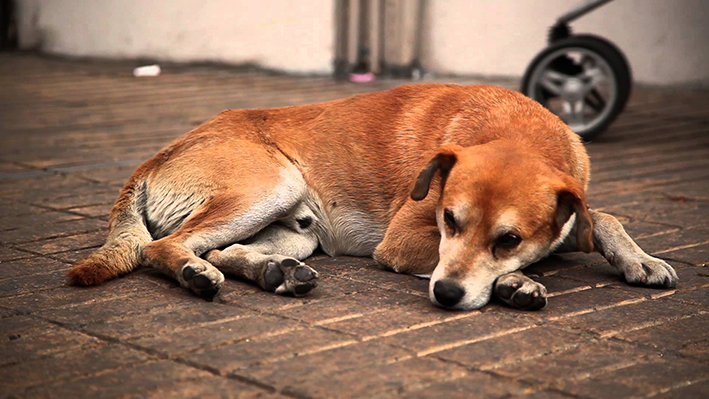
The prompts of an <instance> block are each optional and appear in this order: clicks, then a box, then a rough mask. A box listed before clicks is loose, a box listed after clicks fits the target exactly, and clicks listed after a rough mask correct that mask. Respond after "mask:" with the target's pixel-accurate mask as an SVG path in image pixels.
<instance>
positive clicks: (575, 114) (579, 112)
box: [562, 100, 584, 129]
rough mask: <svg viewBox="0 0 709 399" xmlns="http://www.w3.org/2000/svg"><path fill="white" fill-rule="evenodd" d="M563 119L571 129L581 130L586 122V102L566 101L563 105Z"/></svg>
mask: <svg viewBox="0 0 709 399" xmlns="http://www.w3.org/2000/svg"><path fill="white" fill-rule="evenodd" d="M563 110H564V112H563V115H562V116H563V117H562V119H563V120H564V121H565V122H566V123H567V124H568V125H569V127H571V128H572V129H574V128H579V127H581V126H583V122H584V114H583V111H584V102H583V100H580V101H573V102H570V101H564V103H563Z"/></svg>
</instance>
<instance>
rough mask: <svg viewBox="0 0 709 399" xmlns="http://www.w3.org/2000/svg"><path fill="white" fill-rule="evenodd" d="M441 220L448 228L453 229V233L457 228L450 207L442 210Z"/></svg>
mask: <svg viewBox="0 0 709 399" xmlns="http://www.w3.org/2000/svg"><path fill="white" fill-rule="evenodd" d="M443 221H445V222H446V226H448V228H450V229H451V230H453V233H455V232H456V230H457V229H458V225H456V223H455V217H453V211H451V210H450V209H446V210H445V211H443Z"/></svg>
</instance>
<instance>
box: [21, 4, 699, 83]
mask: <svg viewBox="0 0 709 399" xmlns="http://www.w3.org/2000/svg"><path fill="white" fill-rule="evenodd" d="M404 1H415V0H404ZM580 1H581V0H514V1H513V0H497V1H493V0H428V10H427V16H426V21H425V28H424V29H425V32H424V38H425V45H424V51H423V63H424V67H426V68H427V69H429V70H432V71H434V72H438V73H455V74H480V75H498V76H521V75H522V73H523V72H524V69H525V68H526V66H527V65H528V63H529V62H530V61H531V59H532V58H533V57H534V55H535V54H536V53H537V52H539V51H540V50H542V49H543V48H544V46H545V45H546V35H547V31H548V28H549V26H551V25H552V24H553V23H554V21H555V20H556V18H557V17H558V16H559V15H561V14H563V13H564V12H566V11H567V10H569V9H570V8H572V7H573V6H575V5H577V4H579V3H580ZM18 3H19V4H18V5H19V7H18V8H19V13H20V15H19V17H20V21H19V22H20V41H21V45H22V46H23V47H33V46H36V45H37V44H38V43H39V46H40V48H41V49H42V50H43V51H46V52H50V53H56V54H67V55H72V56H95V57H109V58H125V57H127V58H137V57H146V58H155V59H159V60H171V61H217V62H226V63H233V64H241V63H247V62H251V63H256V64H259V65H262V66H264V67H268V68H275V69H281V70H285V71H289V72H301V73H302V72H318V73H328V72H330V71H331V70H332V60H333V58H334V40H335V26H334V18H335V15H334V13H335V11H334V0H302V1H293V0H290V1H289V0H241V1H238V0H231V1H230V0H18ZM393 3H396V2H393ZM412 9H413V8H412ZM707 21H709V0H616V1H614V2H612V3H610V4H608V5H606V6H603V7H602V8H600V9H598V10H596V11H594V12H593V13H591V14H589V15H587V16H585V17H583V18H582V19H580V20H579V21H577V22H575V23H574V24H572V26H573V28H574V29H575V31H576V32H588V33H595V34H599V35H602V36H605V37H607V38H609V39H610V40H611V41H613V42H615V43H616V44H617V45H618V46H619V47H620V48H621V49H622V50H623V51H624V52H625V53H626V55H627V57H628V59H629V61H630V63H631V66H632V68H633V73H634V77H635V79H636V80H637V81H640V82H645V83H655V84H674V83H689V84H695V83H699V84H703V85H709V43H707V42H708V41H709V22H707Z"/></svg>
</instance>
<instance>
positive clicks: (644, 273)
mask: <svg viewBox="0 0 709 399" xmlns="http://www.w3.org/2000/svg"><path fill="white" fill-rule="evenodd" d="M613 263H614V264H615V266H616V267H618V269H620V271H621V272H622V273H623V277H624V278H625V281H626V282H628V284H633V285H645V286H648V287H657V288H671V287H674V286H675V285H677V281H678V278H677V273H676V272H675V269H673V268H672V266H670V265H669V264H668V263H667V262H665V261H664V260H662V259H658V258H654V257H652V256H650V255H648V254H646V253H641V254H637V255H634V256H629V257H628V256H624V257H617V258H615V259H614V262H613Z"/></svg>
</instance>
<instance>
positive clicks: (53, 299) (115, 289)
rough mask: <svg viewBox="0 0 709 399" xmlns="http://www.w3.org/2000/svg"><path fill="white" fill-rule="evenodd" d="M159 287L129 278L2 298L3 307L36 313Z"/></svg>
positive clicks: (143, 279) (142, 279) (96, 301)
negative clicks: (91, 285)
mask: <svg viewBox="0 0 709 399" xmlns="http://www.w3.org/2000/svg"><path fill="white" fill-rule="evenodd" d="M159 288H160V287H159V286H158V285H156V284H155V283H152V282H151V281H149V280H147V279H145V278H140V277H138V276H137V275H135V274H134V275H130V276H128V277H125V278H119V279H116V280H113V281H109V282H107V283H105V284H103V285H100V286H94V287H72V286H66V285H65V286H62V287H59V288H56V289H52V290H46V291H37V292H31V293H27V294H24V295H18V296H14V297H11V298H3V299H1V300H0V304H2V305H4V306H7V307H9V308H12V309H16V310H18V311H21V312H25V313H27V312H36V311H41V310H47V309H55V308H60V307H66V306H73V305H78V304H81V303H87V302H91V303H95V304H99V303H101V302H103V301H106V300H112V299H115V298H117V297H127V296H131V295H140V294H141V293H143V292H150V291H153V290H157V289H159Z"/></svg>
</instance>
